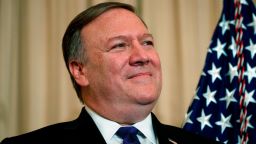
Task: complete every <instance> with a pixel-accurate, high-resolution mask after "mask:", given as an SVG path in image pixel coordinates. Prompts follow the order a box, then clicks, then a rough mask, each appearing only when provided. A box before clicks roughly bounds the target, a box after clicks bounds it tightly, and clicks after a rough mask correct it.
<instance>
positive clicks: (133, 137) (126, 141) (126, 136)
mask: <svg viewBox="0 0 256 144" xmlns="http://www.w3.org/2000/svg"><path fill="white" fill-rule="evenodd" d="M138 132H139V130H138V129H137V128H135V127H133V126H128V127H120V128H119V129H118V131H117V132H116V135H117V136H119V137H120V138H122V139H123V144H140V141H139V139H138V137H137V134H138Z"/></svg>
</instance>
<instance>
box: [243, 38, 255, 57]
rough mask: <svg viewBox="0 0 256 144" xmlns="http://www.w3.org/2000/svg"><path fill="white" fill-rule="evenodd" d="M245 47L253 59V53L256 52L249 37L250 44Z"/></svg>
mask: <svg viewBox="0 0 256 144" xmlns="http://www.w3.org/2000/svg"><path fill="white" fill-rule="evenodd" d="M245 49H247V50H248V51H250V53H251V58H252V59H253V57H254V55H255V53H256V44H254V43H253V42H252V40H251V39H250V45H249V46H247V47H246V48H245Z"/></svg>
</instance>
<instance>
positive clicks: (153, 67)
mask: <svg viewBox="0 0 256 144" xmlns="http://www.w3.org/2000/svg"><path fill="white" fill-rule="evenodd" d="M81 35H82V39H83V44H84V45H85V48H86V52H87V57H88V61H87V63H86V64H85V68H84V71H85V73H86V78H87V80H88V82H89V85H88V87H87V88H86V90H87V91H88V94H87V95H86V96H85V98H84V101H85V103H86V104H87V105H89V106H90V107H93V109H97V107H99V106H103V107H106V109H105V110H106V111H107V108H111V109H112V110H113V109H116V110H117V109H119V111H125V110H127V109H131V110H132V109H133V108H138V107H147V109H148V110H149V111H151V110H152V108H153V106H154V105H155V102H156V100H157V99H158V97H159V95H160V91H161V85H162V76H161V65H160V60H159V56H158V54H157V52H156V49H155V48H154V41H153V37H152V35H151V34H150V33H149V31H148V29H147V28H146V27H145V25H144V24H143V23H142V21H141V20H140V19H139V18H138V17H137V16H136V15H135V14H133V13H132V12H130V11H127V10H124V9H119V8H118V9H112V10H109V11H107V12H105V13H104V14H102V15H100V16H99V17H98V18H96V19H95V20H94V21H92V22H91V23H89V24H88V25H87V26H85V27H84V28H83V29H82V32H81ZM96 111H97V110H96Z"/></svg>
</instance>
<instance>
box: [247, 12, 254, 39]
mask: <svg viewBox="0 0 256 144" xmlns="http://www.w3.org/2000/svg"><path fill="white" fill-rule="evenodd" d="M252 19H253V21H252V22H251V23H249V24H248V25H247V26H250V27H253V29H254V34H256V16H255V15H254V14H253V15H252Z"/></svg>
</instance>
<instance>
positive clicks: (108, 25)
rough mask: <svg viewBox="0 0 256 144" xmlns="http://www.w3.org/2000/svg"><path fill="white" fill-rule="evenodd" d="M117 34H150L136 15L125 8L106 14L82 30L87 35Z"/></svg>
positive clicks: (112, 10) (109, 11)
mask: <svg viewBox="0 0 256 144" xmlns="http://www.w3.org/2000/svg"><path fill="white" fill-rule="evenodd" d="M115 32H118V33H120V32H131V33H132V32H133V33H134V32H146V33H148V30H147V28H146V26H145V25H144V23H143V22H142V20H141V19H140V18H139V17H138V16H137V15H136V14H135V13H133V12H131V11H129V10H126V9H123V8H114V9H111V10H108V11H106V12H104V13H103V14H101V15H100V16H98V17H97V18H96V19H94V20H93V21H92V22H90V23H89V24H87V25H86V26H85V27H84V28H83V29H82V33H84V34H85V35H87V34H89V33H94V34H97V33H98V34H99V33H105V34H108V33H115Z"/></svg>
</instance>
